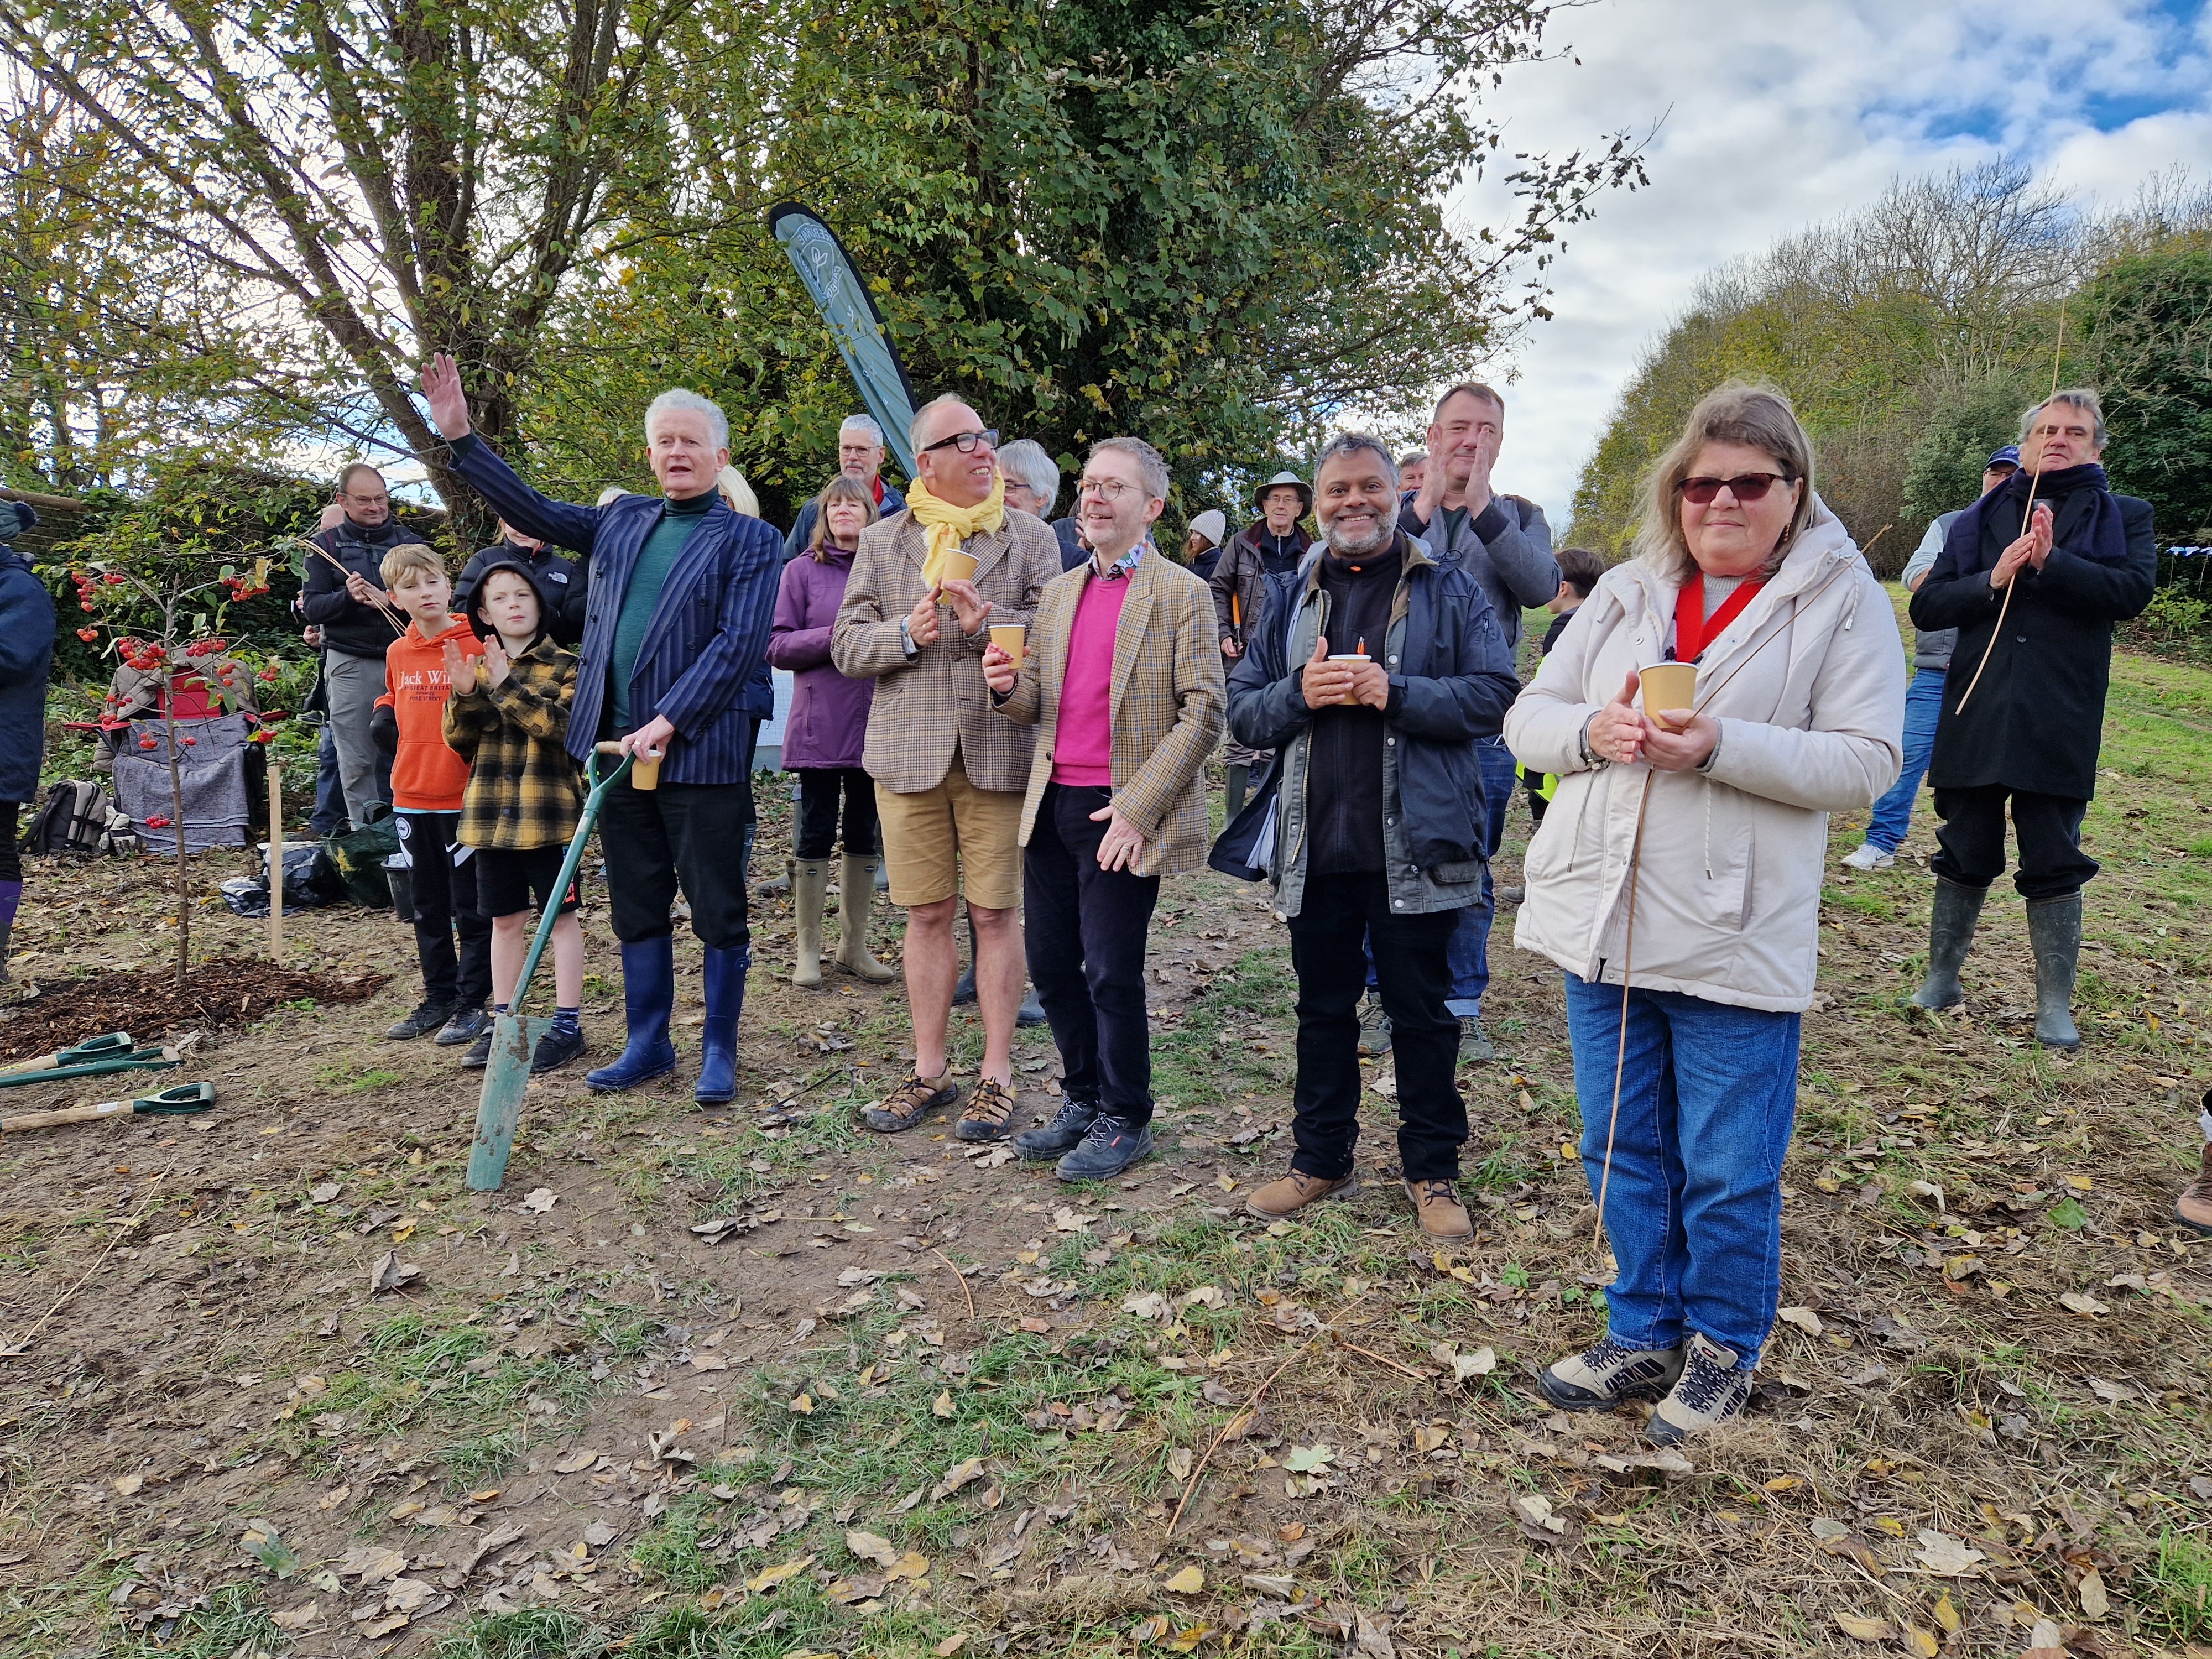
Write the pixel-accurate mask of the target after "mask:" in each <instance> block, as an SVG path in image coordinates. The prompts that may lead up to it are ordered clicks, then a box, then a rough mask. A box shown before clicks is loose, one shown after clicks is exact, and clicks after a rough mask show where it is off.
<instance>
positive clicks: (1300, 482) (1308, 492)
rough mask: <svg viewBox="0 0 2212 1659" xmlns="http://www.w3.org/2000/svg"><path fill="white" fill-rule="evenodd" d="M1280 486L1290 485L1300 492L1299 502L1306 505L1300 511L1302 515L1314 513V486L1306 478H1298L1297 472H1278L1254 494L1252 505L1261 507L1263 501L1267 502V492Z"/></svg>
mask: <svg viewBox="0 0 2212 1659" xmlns="http://www.w3.org/2000/svg"><path fill="white" fill-rule="evenodd" d="M1280 484H1288V485H1290V487H1291V489H1295V490H1297V492H1298V500H1299V501H1303V502H1304V507H1301V508H1300V509H1299V511H1300V512H1301V513H1310V512H1312V511H1313V486H1312V485H1311V484H1310V483H1307V482H1306V481H1305V480H1304V478H1301V477H1298V475H1297V473H1295V472H1278V473H1277V474H1276V475H1275V476H1274V477H1272V478H1270V479H1268V480H1267V483H1263V484H1261V486H1260V487H1259V488H1258V489H1255V490H1254V491H1253V492H1252V505H1253V506H1254V507H1259V506H1260V504H1261V502H1262V501H1266V500H1267V492H1268V491H1269V490H1271V489H1274V488H1276V487H1277V486H1278V485H1280Z"/></svg>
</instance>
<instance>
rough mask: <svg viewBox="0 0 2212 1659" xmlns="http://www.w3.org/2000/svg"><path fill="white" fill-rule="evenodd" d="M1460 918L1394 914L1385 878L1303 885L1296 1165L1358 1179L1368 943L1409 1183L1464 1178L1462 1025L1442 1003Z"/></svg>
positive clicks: (1311, 880)
mask: <svg viewBox="0 0 2212 1659" xmlns="http://www.w3.org/2000/svg"><path fill="white" fill-rule="evenodd" d="M1459 923H1460V913H1459V912H1458V911H1457V910H1438V911H1433V912H1431V913H1430V914H1428V915H1419V916H1409V915H1401V914H1398V913H1395V912H1394V911H1393V910H1392V909H1391V908H1390V890H1389V883H1388V882H1387V881H1386V880H1385V879H1384V878H1383V876H1382V874H1381V873H1380V872H1376V873H1374V874H1367V875H1344V876H1309V877H1307V878H1306V884H1305V896H1304V898H1303V899H1302V900H1301V901H1300V902H1299V905H1298V914H1297V915H1294V916H1292V917H1291V924H1290V926H1291V966H1292V967H1294V968H1295V969H1297V975H1298V1081H1297V1090H1296V1092H1295V1093H1294V1094H1293V1095H1292V1097H1291V1103H1292V1106H1293V1108H1294V1109H1295V1111H1296V1113H1297V1117H1296V1120H1295V1121H1294V1122H1293V1123H1292V1125H1291V1135H1292V1137H1293V1138H1294V1139H1296V1141H1297V1152H1296V1153H1294V1154H1293V1155H1292V1157H1291V1168H1292V1169H1293V1170H1298V1171H1300V1172H1301V1173H1303V1174H1305V1175H1310V1176H1321V1177H1322V1179H1324V1180H1328V1181H1334V1180H1337V1179H1338V1178H1340V1176H1347V1175H1350V1174H1351V1173H1352V1147H1353V1146H1354V1145H1355V1144H1356V1143H1357V1142H1358V1139H1359V999H1360V994H1362V993H1363V992H1364V990H1365V989H1366V988H1367V954H1366V952H1365V951H1364V950H1362V949H1361V948H1360V943H1361V940H1362V939H1363V938H1371V939H1373V940H1374V944H1375V972H1376V982H1377V989H1378V990H1379V991H1380V993H1381V994H1382V998H1383V1012H1385V1013H1387V1014H1389V1016H1390V1054H1391V1058H1392V1059H1393V1060H1395V1062H1396V1066H1397V1081H1398V1161H1399V1163H1400V1164H1401V1165H1403V1167H1404V1169H1405V1172H1406V1178H1407V1180H1409V1181H1431V1180H1438V1179H1441V1180H1446V1181H1451V1180H1456V1179H1457V1178H1458V1176H1459V1149H1460V1146H1461V1143H1462V1142H1463V1141H1465V1140H1466V1139H1467V1102H1466V1101H1464V1100H1463V1099H1462V1098H1461V1097H1460V1092H1459V1083H1458V1079H1457V1077H1456V1075H1455V1073H1456V1071H1457V1068H1458V1066H1459V1021H1458V1020H1456V1019H1455V1018H1453V1017H1452V1015H1451V1013H1450V1012H1449V1011H1448V1010H1447V1009H1446V1008H1445V1006H1444V998H1445V995H1446V994H1448V993H1449V991H1450V989H1451V964H1450V961H1449V953H1450V948H1451V937H1452V934H1453V933H1455V931H1456V930H1457V929H1458V927H1459Z"/></svg>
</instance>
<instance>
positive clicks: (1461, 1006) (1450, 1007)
mask: <svg viewBox="0 0 2212 1659" xmlns="http://www.w3.org/2000/svg"><path fill="white" fill-rule="evenodd" d="M1444 1012H1446V1013H1448V1014H1449V1015H1450V1016H1451V1017H1452V1018H1454V1019H1470V1018H1471V1019H1480V1018H1482V1004H1481V1003H1480V1001H1479V1000H1473V999H1470V998H1467V997H1446V998H1445V999H1444Z"/></svg>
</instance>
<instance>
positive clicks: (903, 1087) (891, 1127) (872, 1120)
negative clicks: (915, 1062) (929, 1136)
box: [860, 1072, 960, 1135]
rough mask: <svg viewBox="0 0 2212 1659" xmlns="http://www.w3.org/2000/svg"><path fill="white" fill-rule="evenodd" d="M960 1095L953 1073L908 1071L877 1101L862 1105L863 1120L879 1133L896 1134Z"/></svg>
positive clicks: (950, 1102) (861, 1114)
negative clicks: (931, 1075) (929, 1075)
mask: <svg viewBox="0 0 2212 1659" xmlns="http://www.w3.org/2000/svg"><path fill="white" fill-rule="evenodd" d="M959 1098H960V1085H958V1084H957V1083H955V1082H954V1081H953V1080H952V1075H951V1073H949V1072H948V1073H945V1075H944V1076H943V1077H939V1078H926V1077H924V1076H922V1075H921V1073H919V1072H908V1073H907V1074H906V1081H905V1082H903V1083H902V1084H900V1085H899V1086H898V1087H897V1088H896V1089H894V1090H892V1091H890V1093H889V1094H888V1095H885V1096H884V1097H883V1099H881V1100H880V1101H878V1102H877V1103H875V1104H874V1105H872V1106H867V1107H863V1108H862V1109H861V1111H860V1121H861V1122H863V1123H865V1124H866V1125H867V1126H868V1127H870V1128H871V1129H874V1130H876V1131H878V1133H883V1134H887V1135H895V1134H896V1133H898V1132H899V1131H900V1130H902V1129H911V1128H912V1127H914V1126H915V1124H917V1123H919V1122H921V1120H922V1119H923V1118H924V1117H926V1116H927V1115H929V1114H930V1113H932V1112H934V1111H937V1110H939V1109H940V1108H943V1107H947V1106H950V1105H951V1104H952V1103H953V1102H955V1101H957V1100H958V1099H959Z"/></svg>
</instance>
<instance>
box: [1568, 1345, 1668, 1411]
mask: <svg viewBox="0 0 2212 1659" xmlns="http://www.w3.org/2000/svg"><path fill="white" fill-rule="evenodd" d="M1681 1374H1682V1351H1681V1349H1680V1348H1632V1347H1628V1346H1625V1345H1624V1344H1622V1343H1619V1342H1616V1341H1614V1340H1613V1339H1612V1338H1611V1337H1609V1336H1608V1337H1607V1338H1606V1339H1605V1340H1603V1341H1602V1342H1600V1343H1599V1344H1598V1345H1597V1346H1595V1348H1591V1349H1589V1350H1588V1351H1586V1352H1582V1353H1571V1354H1569V1355H1568V1356H1567V1357H1566V1358H1565V1359H1561V1360H1558V1361H1555V1362H1554V1363H1553V1364H1550V1365H1548V1366H1547V1367H1546V1368H1545V1369H1544V1370H1542V1371H1541V1373H1539V1374H1538V1376H1537V1378H1536V1386H1537V1387H1538V1388H1540V1389H1542V1390H1543V1391H1544V1398H1545V1399H1547V1400H1548V1401H1551V1402H1552V1403H1553V1405H1554V1406H1557V1407H1559V1408H1560V1409H1561V1410H1562V1411H1570V1412H1609V1411H1611V1410H1612V1409H1613V1407H1615V1406H1618V1405H1620V1403H1621V1402H1622V1401H1628V1400H1661V1399H1664V1398H1665V1397H1666V1395H1667V1391H1668V1389H1672V1388H1673V1387H1674V1379H1675V1378H1676V1377H1678V1376H1681Z"/></svg>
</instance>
